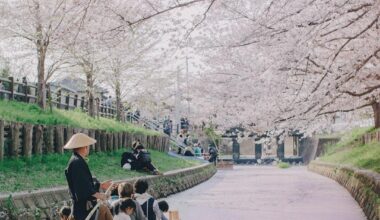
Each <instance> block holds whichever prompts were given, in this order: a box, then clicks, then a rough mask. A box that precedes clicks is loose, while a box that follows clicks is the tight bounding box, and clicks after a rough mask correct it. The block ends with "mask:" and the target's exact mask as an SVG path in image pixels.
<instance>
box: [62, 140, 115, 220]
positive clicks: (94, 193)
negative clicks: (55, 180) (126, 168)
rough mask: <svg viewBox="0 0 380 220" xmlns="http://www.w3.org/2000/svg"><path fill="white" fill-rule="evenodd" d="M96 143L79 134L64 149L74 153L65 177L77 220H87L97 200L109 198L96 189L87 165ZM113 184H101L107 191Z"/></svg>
mask: <svg viewBox="0 0 380 220" xmlns="http://www.w3.org/2000/svg"><path fill="white" fill-rule="evenodd" d="M95 143H96V140H95V139H93V138H91V137H89V136H87V135H85V134H82V133H78V134H75V135H73V136H72V137H71V138H70V140H69V141H68V142H67V143H66V145H65V146H64V147H63V148H64V149H66V150H72V151H73V155H72V156H71V158H70V160H69V163H68V165H67V168H66V170H65V175H66V180H67V183H68V185H69V190H70V194H71V198H72V201H73V210H72V214H73V216H74V219H75V220H84V219H86V217H87V215H88V214H89V213H90V212H91V209H92V208H93V207H94V206H95V204H96V201H97V199H100V200H106V199H107V198H108V196H107V195H106V194H105V193H100V192H98V190H97V189H96V188H95V184H94V181H93V177H92V175H91V172H90V169H89V167H88V165H87V163H86V159H87V156H88V154H89V152H90V146H91V145H93V144H95ZM111 184H112V181H110V180H109V181H106V182H103V183H101V184H100V188H101V189H103V190H106V189H108V188H109V187H110V185H111ZM108 211H109V210H108ZM106 216H109V218H105V219H112V215H111V213H109V215H108V214H106Z"/></svg>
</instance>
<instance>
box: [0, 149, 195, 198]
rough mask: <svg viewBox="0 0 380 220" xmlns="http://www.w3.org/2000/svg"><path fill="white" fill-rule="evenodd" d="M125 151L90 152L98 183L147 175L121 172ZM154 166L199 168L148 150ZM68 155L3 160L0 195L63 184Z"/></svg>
mask: <svg viewBox="0 0 380 220" xmlns="http://www.w3.org/2000/svg"><path fill="white" fill-rule="evenodd" d="M124 151H126V150H125V149H120V150H117V151H115V152H92V153H91V155H90V156H89V158H90V161H89V167H90V170H91V172H92V174H93V175H94V176H96V177H97V178H98V179H99V180H101V181H102V180H107V179H114V180H115V179H116V180H117V179H126V178H134V177H141V176H144V175H147V173H144V172H136V171H130V170H123V169H122V168H121V167H120V159H121V155H122V153H123V152H124ZM149 151H150V152H151V157H152V160H153V164H154V165H155V166H157V168H158V169H159V170H160V171H162V172H167V171H170V170H176V169H181V168H188V167H193V166H196V165H199V164H200V162H199V161H191V160H184V159H181V158H175V157H171V156H169V155H168V154H167V153H166V152H159V151H156V150H149ZM70 156H71V154H70V152H65V153H64V154H50V155H42V156H33V157H32V158H18V159H6V160H4V161H0V170H1V172H0V186H1V189H0V193H11V192H12V193H13V192H19V191H27V190H37V189H42V188H52V187H57V186H64V185H66V179H65V177H64V169H65V167H66V165H67V162H68V160H69V158H70Z"/></svg>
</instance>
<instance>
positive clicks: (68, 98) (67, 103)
mask: <svg viewBox="0 0 380 220" xmlns="http://www.w3.org/2000/svg"><path fill="white" fill-rule="evenodd" d="M66 110H70V94H68V95H67V96H66Z"/></svg>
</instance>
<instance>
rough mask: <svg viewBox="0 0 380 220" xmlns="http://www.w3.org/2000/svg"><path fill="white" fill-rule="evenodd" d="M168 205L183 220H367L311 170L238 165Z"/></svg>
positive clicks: (175, 197) (340, 189)
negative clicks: (177, 211)
mask: <svg viewBox="0 0 380 220" xmlns="http://www.w3.org/2000/svg"><path fill="white" fill-rule="evenodd" d="M166 201H168V202H169V206H170V209H171V210H179V214H180V218H181V220H255V219H260V220H272V219H273V220H274V219H276V220H278V219H281V220H301V219H302V220H306V219H307V220H361V219H363V220H364V219H366V218H365V215H364V213H363V212H362V210H361V209H360V207H359V205H358V204H357V203H356V201H355V200H354V199H353V198H352V197H351V195H350V194H349V193H348V191H346V189H345V188H343V187H341V186H340V185H339V184H338V183H336V182H334V181H333V180H330V179H328V178H326V177H323V176H320V175H318V174H315V173H312V172H309V171H307V169H306V167H292V168H289V169H280V168H277V167H273V166H261V167H259V166H252V165H251V166H248V165H247V166H244V165H243V166H235V167H234V170H224V171H218V173H217V174H216V175H215V176H214V177H213V178H211V179H210V180H209V181H207V182H205V183H202V184H200V185H198V186H196V187H194V188H192V189H189V190H187V191H185V192H182V193H179V194H176V195H173V196H170V197H168V198H166Z"/></svg>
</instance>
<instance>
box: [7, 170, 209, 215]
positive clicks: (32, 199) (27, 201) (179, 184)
mask: <svg viewBox="0 0 380 220" xmlns="http://www.w3.org/2000/svg"><path fill="white" fill-rule="evenodd" d="M215 173H216V167H215V166H214V165H213V164H208V163H207V164H203V165H199V166H197V167H192V168H186V169H181V170H176V171H170V172H166V173H164V175H162V176H146V177H141V178H145V179H146V180H147V181H148V183H149V186H150V189H149V190H150V193H151V194H152V195H153V196H154V197H156V198H163V197H167V196H169V195H171V194H175V193H178V192H181V191H184V190H186V189H188V188H191V187H193V186H195V185H197V184H200V183H202V182H204V181H206V180H208V179H209V178H211V177H212V176H213V175H214V174H215ZM137 179H138V178H133V179H126V180H120V181H116V182H118V183H121V182H130V183H132V184H133V183H134V182H135V181H136V180H137ZM69 201H70V197H69V194H68V189H67V187H60V188H54V189H45V190H39V191H34V192H30V193H28V192H25V193H15V194H13V195H0V220H8V219H9V220H13V219H15V220H39V219H54V220H55V219H58V216H57V210H58V209H59V208H60V207H61V206H63V205H67V204H69Z"/></svg>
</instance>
